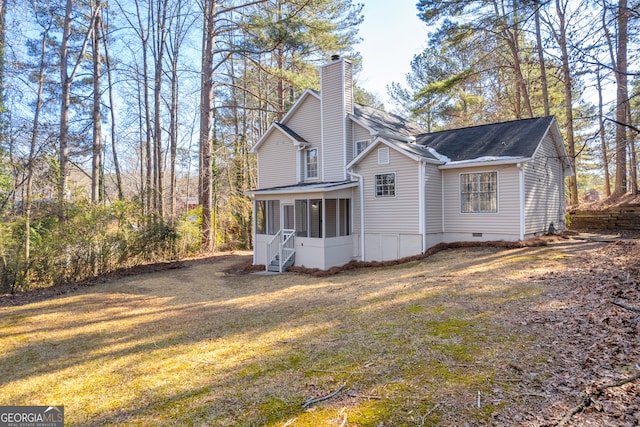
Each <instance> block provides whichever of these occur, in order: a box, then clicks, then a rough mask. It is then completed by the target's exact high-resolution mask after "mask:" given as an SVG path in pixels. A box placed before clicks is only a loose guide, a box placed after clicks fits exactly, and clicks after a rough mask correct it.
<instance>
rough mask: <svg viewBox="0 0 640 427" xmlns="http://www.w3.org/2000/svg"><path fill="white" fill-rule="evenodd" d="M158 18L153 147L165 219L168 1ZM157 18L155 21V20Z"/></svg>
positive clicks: (160, 0)
mask: <svg viewBox="0 0 640 427" xmlns="http://www.w3.org/2000/svg"><path fill="white" fill-rule="evenodd" d="M155 12H156V14H157V15H156V16H155V17H152V25H153V32H154V41H153V56H154V62H155V63H154V67H155V72H154V86H153V125H154V126H153V145H154V169H153V170H154V179H155V187H156V191H155V205H156V209H157V213H158V215H159V216H160V218H163V217H164V183H163V181H164V179H163V172H164V168H163V164H162V109H161V107H162V66H163V61H164V48H165V40H166V37H167V29H166V27H165V24H166V21H167V0H158V3H157V10H155ZM154 18H155V19H154Z"/></svg>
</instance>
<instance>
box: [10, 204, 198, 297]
mask: <svg viewBox="0 0 640 427" xmlns="http://www.w3.org/2000/svg"><path fill="white" fill-rule="evenodd" d="M25 225H26V224H25V218H24V217H15V218H11V219H10V220H8V221H4V222H2V223H0V283H1V284H2V288H3V290H4V291H5V292H15V291H19V290H27V289H29V288H32V287H46V286H51V285H55V284H58V283H65V282H75V281H82V280H86V279H88V278H92V277H95V276H98V275H101V274H105V273H108V272H111V271H114V270H118V269H122V268H128V267H132V266H135V265H139V264H143V263H149V262H158V261H165V260H174V259H178V258H180V257H182V256H184V255H186V254H189V253H191V252H192V251H195V250H197V249H198V248H199V246H198V244H197V243H196V242H198V243H199V240H198V239H196V236H199V235H198V233H197V231H198V229H197V228H196V229H194V228H193V227H197V225H196V226H191V225H189V224H187V223H186V222H185V221H181V222H180V223H179V224H178V226H176V227H174V226H172V225H170V224H167V223H165V222H164V221H162V220H161V219H158V218H154V217H149V216H144V215H143V214H142V209H141V207H140V206H139V205H138V204H136V203H132V202H115V203H113V204H111V205H109V206H93V205H91V204H89V203H88V202H87V203H83V202H77V203H75V204H74V205H73V206H68V207H67V210H66V215H65V220H64V221H62V222H61V221H60V220H59V219H58V217H57V215H55V214H53V213H51V212H48V213H47V212H45V213H42V214H41V215H40V216H39V217H34V218H33V219H32V221H31V226H30V230H29V242H30V251H29V257H28V259H27V256H26V254H25V244H26V232H25Z"/></svg>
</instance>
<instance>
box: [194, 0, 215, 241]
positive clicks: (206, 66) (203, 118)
mask: <svg viewBox="0 0 640 427" xmlns="http://www.w3.org/2000/svg"><path fill="white" fill-rule="evenodd" d="M217 7H218V2H217V1H216V0H204V1H203V4H202V16H203V24H202V72H201V73H202V74H201V88H200V94H201V99H200V171H199V172H200V173H199V175H200V186H199V187H200V197H199V198H200V201H199V202H200V205H201V206H202V250H203V251H205V252H211V251H212V250H213V246H214V241H213V216H212V205H211V202H212V197H213V177H212V171H213V105H214V75H213V71H214V64H213V61H214V55H215V42H216V35H217V32H216V13H217Z"/></svg>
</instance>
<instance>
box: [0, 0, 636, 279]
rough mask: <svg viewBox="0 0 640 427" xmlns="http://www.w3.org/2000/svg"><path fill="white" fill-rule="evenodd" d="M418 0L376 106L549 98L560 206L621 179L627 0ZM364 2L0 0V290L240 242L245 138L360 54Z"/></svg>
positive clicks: (478, 113)
mask: <svg viewBox="0 0 640 427" xmlns="http://www.w3.org/2000/svg"><path fill="white" fill-rule="evenodd" d="M389 7H390V13H393V10H392V6H391V5H390V6H389ZM416 13H417V14H418V15H419V16H420V18H421V19H422V20H423V21H424V22H425V23H427V24H429V25H430V27H429V28H430V30H429V31H426V30H425V33H424V34H416V35H415V37H417V38H420V39H423V40H424V41H425V44H426V46H427V47H426V48H425V50H424V51H423V52H422V53H421V54H419V55H417V56H416V57H415V58H414V60H413V61H412V63H411V73H409V74H408V75H407V79H406V82H390V86H389V92H390V95H391V96H392V99H393V100H394V101H395V105H393V106H386V108H387V109H390V110H394V111H396V112H399V113H401V114H403V115H407V116H409V117H411V118H412V119H414V120H415V121H416V122H418V123H419V124H420V125H422V126H423V127H424V128H425V129H427V130H430V131H434V130H439V129H446V128H453V127H462V126H469V125H475V124H482V123H490V122H497V121H504V120H512V119H519V118H526V117H533V116H541V115H549V114H553V115H555V116H556V117H557V118H558V122H559V124H560V126H561V128H562V130H563V133H564V138H565V142H566V144H567V148H568V152H569V154H570V156H571V157H572V159H571V160H572V162H573V164H574V166H575V169H576V171H577V175H576V177H574V178H572V179H571V180H570V182H569V183H568V185H569V191H568V194H569V195H570V204H572V205H577V204H578V203H580V201H581V195H584V194H586V193H587V192H592V191H594V190H597V191H599V192H600V193H601V194H602V195H603V197H607V196H610V195H612V194H613V195H621V194H624V193H626V192H627V191H630V192H633V193H634V194H637V192H638V184H637V181H638V179H637V164H638V162H637V158H636V142H635V137H636V134H637V133H638V131H639V129H638V125H637V122H638V117H639V116H640V102H639V101H638V97H637V96H636V95H637V93H638V91H640V79H638V78H637V65H638V64H637V60H636V59H635V58H637V50H638V49H637V47H638V31H637V30H638V22H639V20H638V18H639V17H640V9H639V5H638V4H637V3H635V2H631V3H628V2H627V0H618V1H617V2H613V1H608V0H583V1H568V0H554V1H544V2H543V1H540V0H526V1H520V0H513V1H504V0H493V1H491V2H481V1H447V2H442V1H435V0H421V1H420V2H419V3H418V5H417V9H416ZM363 16H366V5H365V6H363V5H361V4H358V3H354V2H353V1H351V0H313V1H308V0H291V1H283V0H254V1H251V0H249V1H233V0H232V1H229V2H219V1H216V0H65V1H64V2H59V1H53V0H26V1H25V0H21V1H17V0H0V58H1V60H0V61H1V62H0V84H1V89H2V90H1V92H0V94H1V98H0V108H1V109H2V113H1V117H0V125H1V126H0V138H1V139H0V217H1V218H2V222H1V223H0V275H1V276H0V277H1V279H0V280H1V281H2V285H1V286H2V289H3V291H15V290H19V289H27V288H29V287H31V286H34V285H37V286H46V285H49V284H53V283H59V282H63V281H68V280H81V279H83V278H86V277H91V276H94V275H97V274H101V273H104V272H107V271H111V270H113V269H117V268H121V267H125V266H129V265H132V264H136V263H140V262H144V261H147V260H160V259H168V258H176V257H182V256H185V255H188V254H192V253H198V252H210V251H214V250H221V249H225V248H232V247H243V248H250V247H251V246H252V242H251V238H252V232H251V230H252V222H253V220H252V209H251V208H252V205H251V200H250V198H248V197H247V196H246V195H245V191H246V190H248V189H251V188H253V187H254V186H255V165H254V160H253V159H252V158H251V156H250V155H249V149H250V148H251V146H252V145H253V144H254V143H255V142H256V141H257V140H258V138H259V137H260V135H262V133H263V132H264V131H265V130H266V129H267V127H268V126H269V124H270V123H271V122H272V121H273V120H277V119H278V118H281V117H283V115H284V114H285V112H286V111H287V109H288V108H289V107H290V106H291V105H292V103H293V102H294V101H295V99H296V98H297V97H298V95H299V94H300V93H301V92H302V91H304V90H305V89H307V88H315V89H317V88H318V85H319V81H318V74H317V70H316V67H317V66H318V65H320V64H322V63H324V62H326V60H327V59H328V58H329V57H330V56H331V55H332V54H340V55H343V56H346V57H348V58H350V59H351V60H352V61H353V62H354V64H355V66H356V69H357V68H358V67H359V64H360V56H359V54H358V52H357V43H358V35H357V32H358V26H359V25H360V24H361V22H362V19H363ZM390 66H393V65H390ZM356 77H357V75H356ZM356 97H357V99H356V101H357V102H360V103H364V104H368V105H372V106H376V107H382V105H381V102H380V101H379V100H378V99H376V97H375V96H374V95H372V94H369V93H367V92H366V91H365V90H363V89H362V88H358V87H357V88H356Z"/></svg>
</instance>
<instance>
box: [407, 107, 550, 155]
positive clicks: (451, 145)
mask: <svg viewBox="0 0 640 427" xmlns="http://www.w3.org/2000/svg"><path fill="white" fill-rule="evenodd" d="M553 121H554V118H553V116H548V117H539V118H533V119H522V120H514V121H510V122H502V123H494V124H488V125H480V126H472V127H468V128H462V129H451V130H445V131H441V132H433V133H428V134H423V135H420V136H419V137H418V138H417V141H416V144H418V145H421V146H424V147H427V148H431V149H433V150H435V151H436V152H437V153H439V154H441V155H443V156H446V157H448V158H449V159H450V161H451V162H459V161H465V160H473V159H481V158H487V159H488V158H492V159H495V158H503V159H504V158H530V157H532V156H533V154H534V153H535V151H536V149H537V148H538V145H539V144H540V141H542V138H544V136H545V134H546V133H547V131H548V130H549V127H550V126H551V124H552V123H553Z"/></svg>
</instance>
